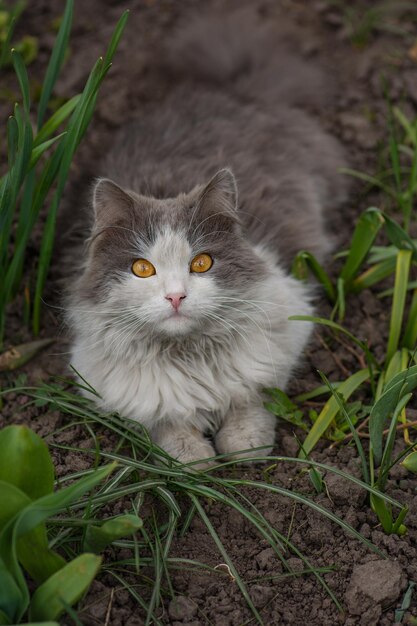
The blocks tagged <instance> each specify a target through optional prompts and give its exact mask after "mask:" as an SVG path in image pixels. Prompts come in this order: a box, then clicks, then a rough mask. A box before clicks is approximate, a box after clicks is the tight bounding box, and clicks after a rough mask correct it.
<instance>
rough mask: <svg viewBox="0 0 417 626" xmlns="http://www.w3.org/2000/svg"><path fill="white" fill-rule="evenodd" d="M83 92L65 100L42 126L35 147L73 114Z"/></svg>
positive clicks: (34, 143)
mask: <svg viewBox="0 0 417 626" xmlns="http://www.w3.org/2000/svg"><path fill="white" fill-rule="evenodd" d="M80 98H81V94H77V95H76V96H73V97H72V98H71V99H70V100H68V102H65V104H63V105H62V106H61V107H60V108H59V109H58V110H57V111H55V113H54V114H53V115H51V117H50V118H49V119H48V121H47V122H45V124H44V125H43V126H42V128H41V129H40V130H39V132H38V134H37V135H36V138H35V141H34V142H33V146H34V148H36V147H37V146H39V145H40V144H41V143H43V142H44V141H46V140H47V139H48V138H49V137H50V136H51V135H53V133H54V132H55V131H56V130H57V128H59V127H60V126H61V124H63V123H64V122H65V120H66V119H67V118H68V117H69V116H70V115H71V113H72V112H73V111H74V109H75V107H76V106H77V104H78V102H79V101H80Z"/></svg>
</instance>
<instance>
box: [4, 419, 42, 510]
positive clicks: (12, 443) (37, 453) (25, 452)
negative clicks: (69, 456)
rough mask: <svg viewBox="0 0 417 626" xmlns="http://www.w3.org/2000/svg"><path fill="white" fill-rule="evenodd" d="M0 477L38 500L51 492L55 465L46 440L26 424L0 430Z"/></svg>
mask: <svg viewBox="0 0 417 626" xmlns="http://www.w3.org/2000/svg"><path fill="white" fill-rule="evenodd" d="M0 480H4V481H5V482H9V483H11V484H12V485H15V486H16V487H18V488H19V489H21V490H22V491H23V492H24V493H26V494H27V495H28V496H29V498H31V499H32V500H35V499H37V498H40V497H42V496H45V495H46V494H48V493H52V491H53V485H54V466H53V463H52V459H51V456H50V454H49V450H48V446H47V445H46V443H45V442H44V441H43V439H41V437H39V436H38V435H36V434H35V433H34V432H33V431H32V430H31V429H30V428H28V427H27V426H17V425H11V426H6V427H5V428H3V429H2V430H1V431H0Z"/></svg>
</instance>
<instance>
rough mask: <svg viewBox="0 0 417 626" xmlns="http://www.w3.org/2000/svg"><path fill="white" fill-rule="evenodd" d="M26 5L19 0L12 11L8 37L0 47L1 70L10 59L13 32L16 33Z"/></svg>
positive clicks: (22, 0)
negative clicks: (18, 21)
mask: <svg viewBox="0 0 417 626" xmlns="http://www.w3.org/2000/svg"><path fill="white" fill-rule="evenodd" d="M25 4H26V2H25V0H18V2H15V5H14V7H13V9H12V14H11V19H10V22H9V27H8V29H7V32H6V37H5V39H4V41H2V42H1V46H0V50H1V52H0V68H2V67H3V66H4V64H5V63H6V61H7V59H8V56H9V53H10V43H11V40H12V37H13V32H14V29H15V26H16V23H17V20H18V18H19V16H20V14H21V12H22V11H23V9H24V7H25Z"/></svg>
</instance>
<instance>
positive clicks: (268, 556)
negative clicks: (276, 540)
mask: <svg viewBox="0 0 417 626" xmlns="http://www.w3.org/2000/svg"><path fill="white" fill-rule="evenodd" d="M277 558H278V557H277V556H276V554H275V552H274V551H273V549H272V548H265V550H262V552H259V554H257V555H256V556H255V561H256V562H257V564H258V566H259V569H271V567H272V566H273V564H274V561H276V560H277Z"/></svg>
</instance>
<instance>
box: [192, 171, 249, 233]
mask: <svg viewBox="0 0 417 626" xmlns="http://www.w3.org/2000/svg"><path fill="white" fill-rule="evenodd" d="M198 204H199V207H200V208H201V209H204V210H205V211H206V212H209V213H217V214H222V215H224V216H226V217H229V218H231V219H232V220H233V221H235V222H238V221H239V220H238V217H237V185H236V179H235V177H234V176H233V173H232V171H231V170H229V169H227V168H225V169H222V170H220V171H218V172H217V174H215V175H214V176H213V178H212V179H211V180H210V181H209V182H208V183H207V185H206V186H205V187H204V189H203V191H202V192H201V195H200V198H199V201H198Z"/></svg>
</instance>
